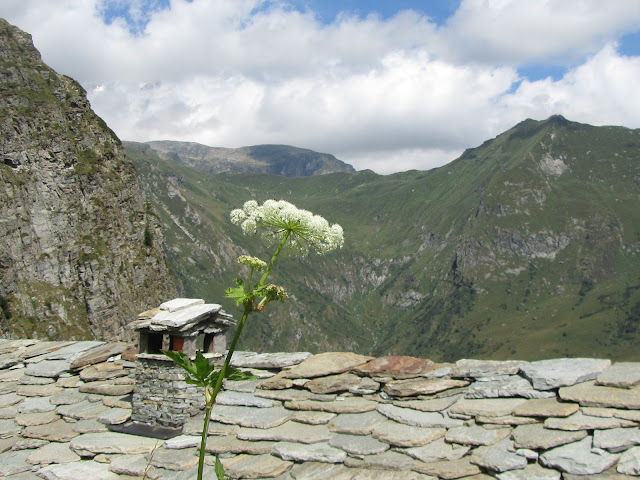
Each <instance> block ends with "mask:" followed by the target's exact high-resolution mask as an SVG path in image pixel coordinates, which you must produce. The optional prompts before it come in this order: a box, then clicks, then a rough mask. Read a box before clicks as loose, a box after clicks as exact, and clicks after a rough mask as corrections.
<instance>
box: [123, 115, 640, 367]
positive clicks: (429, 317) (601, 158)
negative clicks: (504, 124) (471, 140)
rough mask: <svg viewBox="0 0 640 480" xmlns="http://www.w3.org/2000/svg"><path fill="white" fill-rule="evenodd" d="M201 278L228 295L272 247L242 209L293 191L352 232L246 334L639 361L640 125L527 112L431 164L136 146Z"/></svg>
mask: <svg viewBox="0 0 640 480" xmlns="http://www.w3.org/2000/svg"><path fill="white" fill-rule="evenodd" d="M127 155H128V156H129V157H130V158H131V159H132V160H133V163H134V165H135V166H136V169H137V171H138V175H139V178H140V182H141V183H142V184H143V185H145V189H146V190H147V195H148V198H149V199H151V200H152V202H153V203H155V205H156V210H157V211H158V212H159V215H160V220H161V222H162V223H163V224H164V225H165V229H166V230H165V235H166V238H167V244H168V246H169V247H168V252H167V257H168V261H169V264H170V269H171V271H172V275H173V277H174V278H175V279H177V280H178V282H179V283H180V284H181V288H182V290H183V292H184V294H187V295H196V296H201V297H203V298H205V299H207V300H208V301H218V302H220V301H221V302H222V303H223V305H224V306H225V308H226V309H227V311H230V312H233V311H234V308H235V307H234V306H233V305H231V304H230V303H229V302H226V301H225V300H223V299H222V298H221V297H222V293H223V292H224V289H225V288H226V287H228V286H230V284H231V281H232V279H233V278H234V277H235V276H236V275H237V270H238V269H237V265H236V263H235V258H236V256H237V255H238V254H240V253H243V252H245V251H249V252H251V253H252V254H253V253H256V252H263V254H262V256H263V257H266V256H267V253H266V252H265V251H264V250H263V249H262V246H261V245H260V244H259V242H258V241H257V240H256V239H253V238H247V237H243V236H242V235H241V233H240V231H239V229H238V228H237V227H234V226H232V225H231V224H230V222H229V220H228V213H229V211H230V210H231V209H232V208H235V207H238V206H240V205H241V204H242V203H243V202H244V201H246V200H248V199H252V198H253V199H256V200H258V201H263V200H265V199H267V198H282V199H285V200H288V201H291V202H293V203H295V204H296V205H298V206H300V207H303V208H307V209H309V210H312V211H314V212H315V213H319V214H321V215H323V216H325V217H326V218H327V219H328V220H329V221H331V222H338V223H340V224H341V225H342V226H343V227H344V229H345V237H346V243H345V248H344V249H343V250H341V251H340V252H338V253H335V254H331V255H328V256H326V257H316V256H310V257H308V258H306V259H302V260H299V259H293V258H292V259H288V260H286V262H283V263H282V264H280V270H279V271H276V272H275V278H274V281H277V282H278V283H281V284H282V285H284V286H285V287H286V288H287V290H288V291H289V292H290V294H291V301H290V302H288V303H287V304H285V305H283V306H279V307H278V309H274V310H272V311H271V312H270V313H266V312H265V315H264V316H263V317H257V318H258V319H256V320H253V322H254V324H253V326H252V327H251V328H250V329H249V331H248V336H247V337H246V338H245V339H244V340H243V345H242V348H246V349H256V350H264V351H269V350H271V351H273V350H279V349H288V350H311V351H320V350H332V349H333V350H339V349H350V350H353V351H357V352H361V353H373V354H376V355H382V354H385V353H396V354H414V355H420V356H424V357H430V358H433V359H438V360H455V359H459V358H463V357H470V356H473V357H476V358H478V357H484V358H501V359H505V358H521V359H536V358H550V357H558V356H600V355H602V356H606V357H610V358H614V359H636V360H638V359H640V352H638V349H637V345H638V343H639V341H640V328H639V326H640V208H639V206H640V130H629V129H626V128H621V127H593V126H589V125H582V124H578V123H573V122H569V121H567V120H566V119H564V118H562V117H559V116H554V117H551V118H550V119H548V120H546V121H541V122H538V121H533V120H526V121H524V122H522V123H520V124H518V125H517V126H515V127H514V128H513V129H511V130H509V131H507V132H505V133H503V134H501V135H499V136H498V137H496V138H495V139H493V140H490V141H487V142H485V143H484V144H483V145H482V146H480V147H478V148H474V149H470V150H468V151H466V152H465V153H464V154H463V155H462V156H461V157H460V158H459V159H457V160H455V161H454V162H452V163H450V164H448V165H446V166H444V167H441V168H438V169H434V170H431V171H427V172H418V171H410V172H404V173H399V174H394V175H388V176H380V175H376V174H374V173H373V172H370V171H361V172H357V173H352V174H344V173H336V174H329V175H321V176H312V177H302V178H286V177H282V176H274V175H265V174H242V175H239V174H219V175H203V174H202V173H201V172H199V171H196V170H194V169H192V168H189V167H188V166H186V165H184V164H182V163H177V162H175V161H171V160H168V159H163V158H159V157H158V156H157V155H153V154H152V152H149V151H146V152H145V151H141V150H140V149H132V148H129V147H128V148H127Z"/></svg>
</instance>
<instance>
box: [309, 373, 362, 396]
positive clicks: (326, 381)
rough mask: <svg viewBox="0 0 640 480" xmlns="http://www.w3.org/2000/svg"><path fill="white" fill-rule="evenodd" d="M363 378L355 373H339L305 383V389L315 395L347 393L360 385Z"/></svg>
mask: <svg viewBox="0 0 640 480" xmlns="http://www.w3.org/2000/svg"><path fill="white" fill-rule="evenodd" d="M361 380H362V379H361V378H360V377H359V376H357V375H354V374H353V373H339V374H337V375H327V376H324V377H317V378H314V379H312V380H309V381H308V382H306V383H305V385H304V388H306V389H307V390H310V391H312V392H313V393H336V392H347V391H349V389H351V388H355V387H357V386H359V385H360V383H361Z"/></svg>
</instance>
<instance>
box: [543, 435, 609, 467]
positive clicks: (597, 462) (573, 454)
mask: <svg viewBox="0 0 640 480" xmlns="http://www.w3.org/2000/svg"><path fill="white" fill-rule="evenodd" d="M591 443H592V440H591V437H587V438H585V439H583V440H581V441H579V442H575V443H570V444H568V445H563V446H562V447H556V448H553V449H551V450H547V451H546V452H544V453H543V454H542V455H540V461H541V463H542V464H543V465H544V466H546V467H551V468H557V469H559V470H560V471H562V472H567V473H572V474H575V475H593V474H596V473H602V472H604V471H605V470H607V469H608V468H609V467H611V466H613V465H615V464H616V462H617V461H618V458H619V457H620V455H615V454H611V453H607V452H606V451H604V450H600V449H596V450H594V449H592V448H591Z"/></svg>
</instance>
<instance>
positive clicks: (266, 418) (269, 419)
mask: <svg viewBox="0 0 640 480" xmlns="http://www.w3.org/2000/svg"><path fill="white" fill-rule="evenodd" d="M290 417H291V412H289V411H288V410H286V409H285V408H283V407H280V406H278V407H270V408H254V407H235V406H228V405H216V406H214V407H213V410H212V411H211V419H212V420H215V421H217V422H222V423H228V424H231V425H240V426H242V427H248V428H273V427H277V426H278V425H282V424H283V423H285V422H287V421H288V420H289V418H290Z"/></svg>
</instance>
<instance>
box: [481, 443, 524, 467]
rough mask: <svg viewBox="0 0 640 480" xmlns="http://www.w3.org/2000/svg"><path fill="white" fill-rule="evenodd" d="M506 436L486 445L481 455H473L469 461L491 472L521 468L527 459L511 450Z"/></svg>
mask: <svg viewBox="0 0 640 480" xmlns="http://www.w3.org/2000/svg"><path fill="white" fill-rule="evenodd" d="M510 447H511V442H510V440H509V439H508V438H504V439H503V440H500V441H499V442H498V443H496V444H494V445H491V446H490V447H487V448H486V450H484V451H483V453H482V454H481V455H477V456H475V457H474V458H473V459H472V460H471V462H472V463H474V464H476V465H479V466H481V467H484V468H486V469H488V470H491V471H493V472H506V471H508V470H521V469H523V468H525V467H526V466H527V464H528V463H529V462H528V461H527V459H526V458H525V457H523V456H521V455H518V454H516V453H515V452H513V451H512V449H511V448H510Z"/></svg>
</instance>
